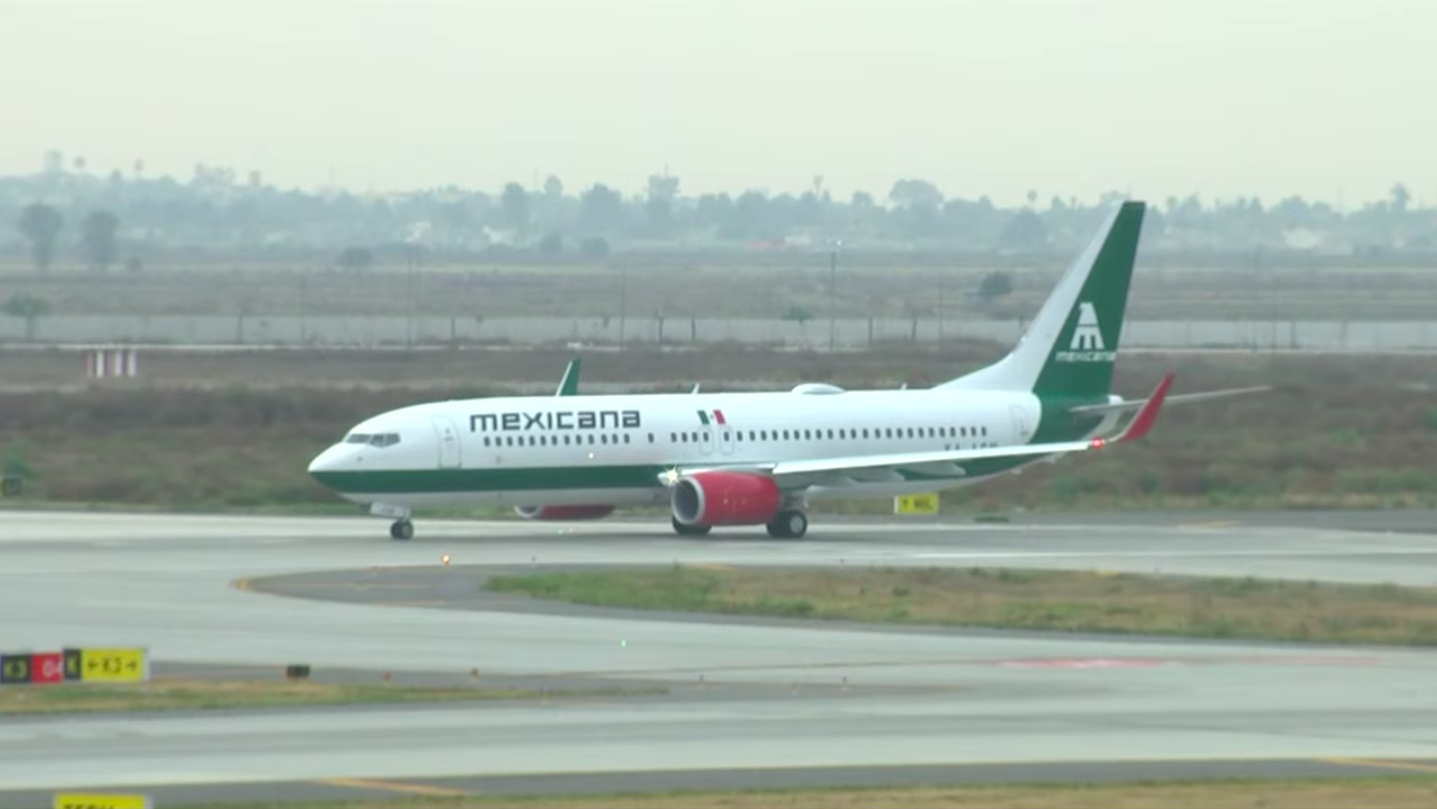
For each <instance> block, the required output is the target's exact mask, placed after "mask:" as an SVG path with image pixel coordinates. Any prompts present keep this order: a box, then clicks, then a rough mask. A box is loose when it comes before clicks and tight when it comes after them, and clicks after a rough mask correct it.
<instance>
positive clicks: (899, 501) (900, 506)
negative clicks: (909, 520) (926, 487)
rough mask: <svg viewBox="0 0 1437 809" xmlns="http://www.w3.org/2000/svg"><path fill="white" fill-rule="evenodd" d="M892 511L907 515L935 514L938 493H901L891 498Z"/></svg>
mask: <svg viewBox="0 0 1437 809" xmlns="http://www.w3.org/2000/svg"><path fill="white" fill-rule="evenodd" d="M893 513H894V514H908V515H928V514H937V513H938V494H937V493H936V492H924V493H922V494H901V495H899V496H897V497H895V498H893Z"/></svg>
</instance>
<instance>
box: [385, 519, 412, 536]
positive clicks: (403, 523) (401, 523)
mask: <svg viewBox="0 0 1437 809" xmlns="http://www.w3.org/2000/svg"><path fill="white" fill-rule="evenodd" d="M389 536H390V538H391V539H401V540H403V539H413V538H414V523H412V522H410V521H409V520H408V519H407V518H406V519H403V520H395V521H394V522H393V524H391V525H390V526H389Z"/></svg>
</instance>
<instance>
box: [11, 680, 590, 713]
mask: <svg viewBox="0 0 1437 809" xmlns="http://www.w3.org/2000/svg"><path fill="white" fill-rule="evenodd" d="M565 693H567V692H565ZM563 695H564V694H561V693H558V692H555V693H552V694H544V693H541V692H540V691H537V690H522V689H504V688H480V687H478V686H476V687H473V688H428V687H416V686H407V685H390V684H381V683H375V684H372V685H366V684H353V683H343V684H337V683H317V682H312V681H293V682H291V681H287V680H274V681H253V680H242V681H233V680H187V679H179V678H171V677H156V678H154V679H152V680H151V681H150V682H147V683H133V684H130V683H124V684H116V685H91V684H85V683H64V684H59V685H16V686H5V687H3V688H0V715H4V714H54V713H93V712H104V711H159V710H202V709H216V708H273V707H281V706H296V705H354V704H377V703H394V702H455V701H476V700H516V699H533V700H538V699H541V698H547V697H558V696H563Z"/></svg>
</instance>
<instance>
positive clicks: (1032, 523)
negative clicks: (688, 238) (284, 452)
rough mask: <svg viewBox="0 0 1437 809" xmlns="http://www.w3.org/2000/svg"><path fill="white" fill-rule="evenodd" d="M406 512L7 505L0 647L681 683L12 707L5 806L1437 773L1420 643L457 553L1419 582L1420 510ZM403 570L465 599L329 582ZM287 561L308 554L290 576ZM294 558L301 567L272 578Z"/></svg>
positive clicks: (600, 560) (1423, 565) (4, 734)
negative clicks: (602, 606)
mask: <svg viewBox="0 0 1437 809" xmlns="http://www.w3.org/2000/svg"><path fill="white" fill-rule="evenodd" d="M417 525H418V531H419V533H418V536H417V537H416V539H415V540H414V541H412V542H410V543H398V542H392V541H390V540H388V539H387V538H386V537H385V536H384V535H385V526H384V524H383V523H382V522H381V521H377V520H372V519H365V518H354V519H349V518H344V519H330V518H308V519H306V518H257V517H256V518H247V517H199V516H175V517H170V516H166V517H159V516H133V515H112V514H40V513H27V512H0V610H3V613H0V614H3V615H5V616H6V619H5V620H4V621H0V649H4V650H10V649H26V648H36V649H44V648H56V647H59V646H62V645H79V646H84V645H97V644H104V645H108V644H116V645H132V644H133V645H143V646H148V647H150V648H151V650H152V653H153V655H154V657H155V658H156V659H157V660H158V661H160V662H161V664H162V665H179V664H190V663H194V664H220V665H242V664H260V665H265V666H270V667H278V666H283V665H284V664H286V663H308V664H310V665H312V666H313V667H315V669H316V670H317V671H324V670H326V669H334V668H348V669H368V670H375V669H385V670H390V671H393V672H396V679H402V678H404V677H414V678H417V677H422V676H452V675H454V674H456V673H460V672H466V673H467V672H469V671H470V670H471V669H473V668H478V669H480V670H481V671H482V672H484V676H486V677H490V676H492V677H495V678H503V679H504V680H505V681H513V682H532V683H551V682H570V683H575V682H590V681H602V682H604V683H613V682H620V683H631V684H633V685H638V686H660V687H662V688H665V689H666V690H667V691H666V693H663V694H657V695H648V696H637V697H614V698H604V699H602V700H600V699H586V700H553V701H551V702H548V703H545V704H538V703H534V702H525V703H508V704H446V705H443V706H442V707H415V706H412V705H410V706H402V707H395V706H386V707H364V708H358V707H355V708H350V707H344V708H330V709H303V710H300V711H288V712H286V711H274V710H271V711H256V712H217V713H187V714H171V715H159V714H157V715H150V716H143V717H138V716H130V717H119V716H110V717H95V716H91V717H70V718H41V717H33V718H32V717H24V718H17V717H11V718H5V719H0V748H3V749H5V750H6V755H5V756H3V757H0V790H5V791H0V806H10V805H18V802H19V801H21V800H24V799H27V798H28V799H35V796H41V797H44V796H46V795H48V794H49V791H50V790H54V789H60V788H68V787H99V786H134V787H140V788H144V789H146V790H149V791H151V792H152V793H153V794H155V795H157V796H158V795H167V796H170V797H169V798H167V800H170V801H171V803H173V802H174V801H176V800H185V801H197V800H217V799H233V800H253V799H256V796H260V795H263V796H264V797H266V798H274V797H280V796H285V797H288V796H293V797H333V796H339V797H346V796H354V795H357V794H381V795H382V794H386V793H387V794H389V795H390V796H392V795H393V794H396V793H404V792H414V793H416V794H445V793H449V794H452V793H455V792H464V791H469V790H472V789H482V790H483V791H485V792H496V791H497V792H503V791H538V790H542V791H552V790H559V791H593V790H602V789H606V788H621V789H635V788H649V787H656V788H673V786H674V785H675V784H679V785H701V786H706V787H745V786H751V785H756V784H778V785H785V786H792V785H801V784H808V783H835V782H841V783H887V782H900V783H904V782H906V783H912V782H915V781H922V780H925V779H926V780H930V781H931V780H955V781H957V780H1032V779H1041V778H1061V779H1063V780H1084V779H1099V778H1109V779H1110V778H1124V777H1126V778H1132V777H1143V778H1147V777H1161V775H1162V774H1164V773H1168V774H1171V773H1174V772H1181V773H1186V774H1187V775H1185V776H1184V777H1191V775H1192V774H1193V773H1198V774H1204V773H1206V774H1215V775H1232V774H1239V775H1241V774H1253V773H1258V772H1260V773H1263V774H1270V773H1281V772H1301V773H1305V772H1308V771H1312V772H1323V773H1328V772H1344V773H1350V772H1353V771H1362V772H1377V771H1381V772H1388V773H1400V772H1422V771H1431V772H1437V763H1432V762H1430V761H1426V760H1427V759H1433V758H1437V690H1434V688H1433V686H1432V685H1431V684H1432V683H1433V682H1437V653H1434V652H1429V651H1426V650H1419V649H1372V648H1362V649H1358V648H1350V647H1348V648H1320V647H1313V646H1298V645H1283V644H1267V643H1253V642H1245V643H1218V642H1193V641H1174V640H1164V639H1151V638H1113V637H1103V638H1096V637H1078V636H1064V635H1056V634H1046V635H1045V634H1015V633H1000V632H993V631H956V630H945V631H933V630H923V629H895V628H885V629H882V630H875V629H870V628H864V627H856V626H847V625H845V626H834V625H827V626H825V625H812V624H802V623H797V622H781V621H771V622H764V621H754V620H749V621H737V620H735V621H725V620H717V619H713V618H703V619H699V618H696V617H694V616H684V615H668V614H665V615H648V614H639V613H622V614H620V613H618V611H609V612H604V613H597V612H590V611H584V610H580V609H577V608H573V607H566V606H563V605H545V606H539V607H535V606H534V605H531V604H526V603H518V602H515V601H513V600H511V601H509V602H508V603H504V602H503V601H502V600H499V601H487V602H486V601H482V600H480V599H477V598H474V597H472V596H473V587H472V585H471V586H470V587H469V589H468V591H463V592H461V591H460V590H459V589H454V590H453V591H446V590H445V589H444V588H445V587H446V586H452V587H454V588H460V587H462V586H463V585H462V583H463V582H464V581H466V580H467V579H466V578H465V576H464V575H462V574H464V573H465V572H466V569H468V568H470V567H472V566H477V567H479V568H480V569H497V568H500V567H503V568H519V569H538V570H542V569H544V568H545V567H558V566H572V565H597V564H605V565H610V564H622V565H653V564H661V565H666V564H671V563H673V562H681V563H689V564H696V563H708V564H727V565H918V566H933V565H944V566H947V565H955V566H962V567H969V566H974V565H987V566H999V565H1001V566H1029V567H1052V568H1081V569H1101V570H1128V571H1136V572H1152V571H1158V572H1163V573H1191V574H1201V575H1235V576H1245V575H1253V576H1266V577H1284V578H1294V579H1331V580H1342V581H1367V582H1386V581H1390V582H1395V583H1401V584H1409V585H1420V586H1434V585H1437V517H1434V515H1432V514H1431V513H1401V514H1394V515H1387V516H1385V517H1384V515H1380V514H1372V513H1368V514H1360V515H1323V514H1296V515H1234V514H1223V515H1212V514H1207V515H1161V514H1155V515H1145V516H1134V515H1123V516H1107V515H1087V516H1082V517H1048V516H1044V517H1033V518H1029V519H1018V520H1016V521H1015V522H1013V523H1010V524H1000V525H988V524H975V523H972V522H962V521H958V520H947V521H924V522H921V523H919V522H915V523H913V524H892V523H872V522H870V523H862V522H838V523H834V522H832V521H830V520H826V519H822V518H815V520H814V523H813V527H812V528H811V529H810V534H809V537H808V538H806V539H804V540H799V541H774V540H770V539H768V538H767V537H766V536H764V535H763V533H762V529H757V530H737V531H733V532H730V533H720V532H717V531H716V532H715V534H714V535H713V536H712V537H710V538H704V539H681V538H677V537H675V536H673V534H672V533H671V532H670V531H669V529H668V527H667V525H666V524H662V523H653V522H612V523H611V522H596V523H585V524H570V525H559V524H554V523H546V524H536V523H527V522H524V523H518V522H492V523H480V522H468V523H462V522H430V521H423V520H420V521H417ZM1429 526H1430V528H1429ZM445 554H447V555H448V556H449V557H450V559H451V567H450V568H448V569H446V568H444V567H442V566H441V565H440V556H441V555H445ZM394 568H397V569H399V571H398V572H399V573H400V574H402V575H405V576H421V577H427V581H429V582H430V584H429V587H430V592H429V593H428V594H427V595H428V596H429V598H428V599H427V600H428V601H434V600H439V601H445V600H447V601H451V602H453V603H449V604H433V603H429V604H426V603H414V601H413V600H411V601H410V603H408V604H407V605H406V604H404V603H397V602H404V601H405V599H404V598H403V597H399V596H396V595H395V594H394V593H393V592H390V593H388V594H386V593H385V592H384V590H383V588H371V589H369V590H367V591H366V590H363V589H357V588H354V587H353V586H350V587H347V588H346V587H331V588H329V592H324V591H325V587H324V586H323V585H324V582H326V581H329V582H330V583H331V584H333V583H335V582H336V581H338V582H343V581H346V580H347V581H349V582H350V584H351V585H352V584H353V582H354V581H356V580H359V579H357V578H356V577H360V578H362V577H363V576H365V575H366V574H367V573H368V574H373V573H375V572H376V571H374V570H371V569H394ZM461 568H462V569H461ZM336 571H349V572H339V573H336ZM355 571H357V572H355ZM296 573H298V574H312V575H308V576H301V577H299V578H293V577H291V578H285V577H290V576H292V574H296ZM336 576H337V577H340V578H339V579H335V578H334V577H336ZM268 577H280V578H278V579H270V578H268ZM326 577H328V578H326ZM345 577H348V578H347V579H346V578H345ZM446 577H447V578H446ZM236 582H239V583H240V585H239V586H235V583H236ZM246 582H248V583H249V586H248V587H247V586H245V583H246ZM276 582H278V584H276ZM286 582H288V586H291V587H292V588H298V589H297V590H295V591H294V592H292V593H291V594H290V595H275V594H271V593H270V592H265V591H264V590H265V589H266V588H270V589H275V588H278V590H283V587H284V586H286V585H285V583H286ZM306 582H308V583H307V584H306ZM456 582H457V583H456ZM306 588H307V589H306ZM301 590H302V591H303V592H300V591H301ZM344 593H348V594H347V595H345V594H344ZM356 593H358V595H356ZM436 593H437V594H438V595H439V596H440V597H439V598H437V599H436V598H435V594H436ZM295 596H301V597H295ZM336 598H338V599H341V600H335V599H336ZM423 600H425V599H422V600H421V601H423ZM379 602H386V603H379ZM461 602H463V603H461ZM1397 759H1405V760H1408V761H1402V762H1397V763H1395V764H1393V763H1391V761H1392V760H1397ZM1424 768H1425V769H1424ZM414 779H420V783H418V784H417V785H416V782H415V781H414ZM615 784H617V785H618V786H613V785H615ZM425 790H429V791H428V792H426V791H425ZM434 790H438V792H435V791H434ZM167 805H168V804H167Z"/></svg>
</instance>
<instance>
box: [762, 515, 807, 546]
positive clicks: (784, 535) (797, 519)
mask: <svg viewBox="0 0 1437 809" xmlns="http://www.w3.org/2000/svg"><path fill="white" fill-rule="evenodd" d="M765 527H766V528H768V535H769V536H771V537H773V538H774V539H798V538H800V537H802V536H803V535H804V534H806V533H808V517H807V516H805V515H804V513H803V512H802V511H780V512H779V513H777V514H775V515H773V519H771V520H769V521H768V525H767V526H765Z"/></svg>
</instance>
